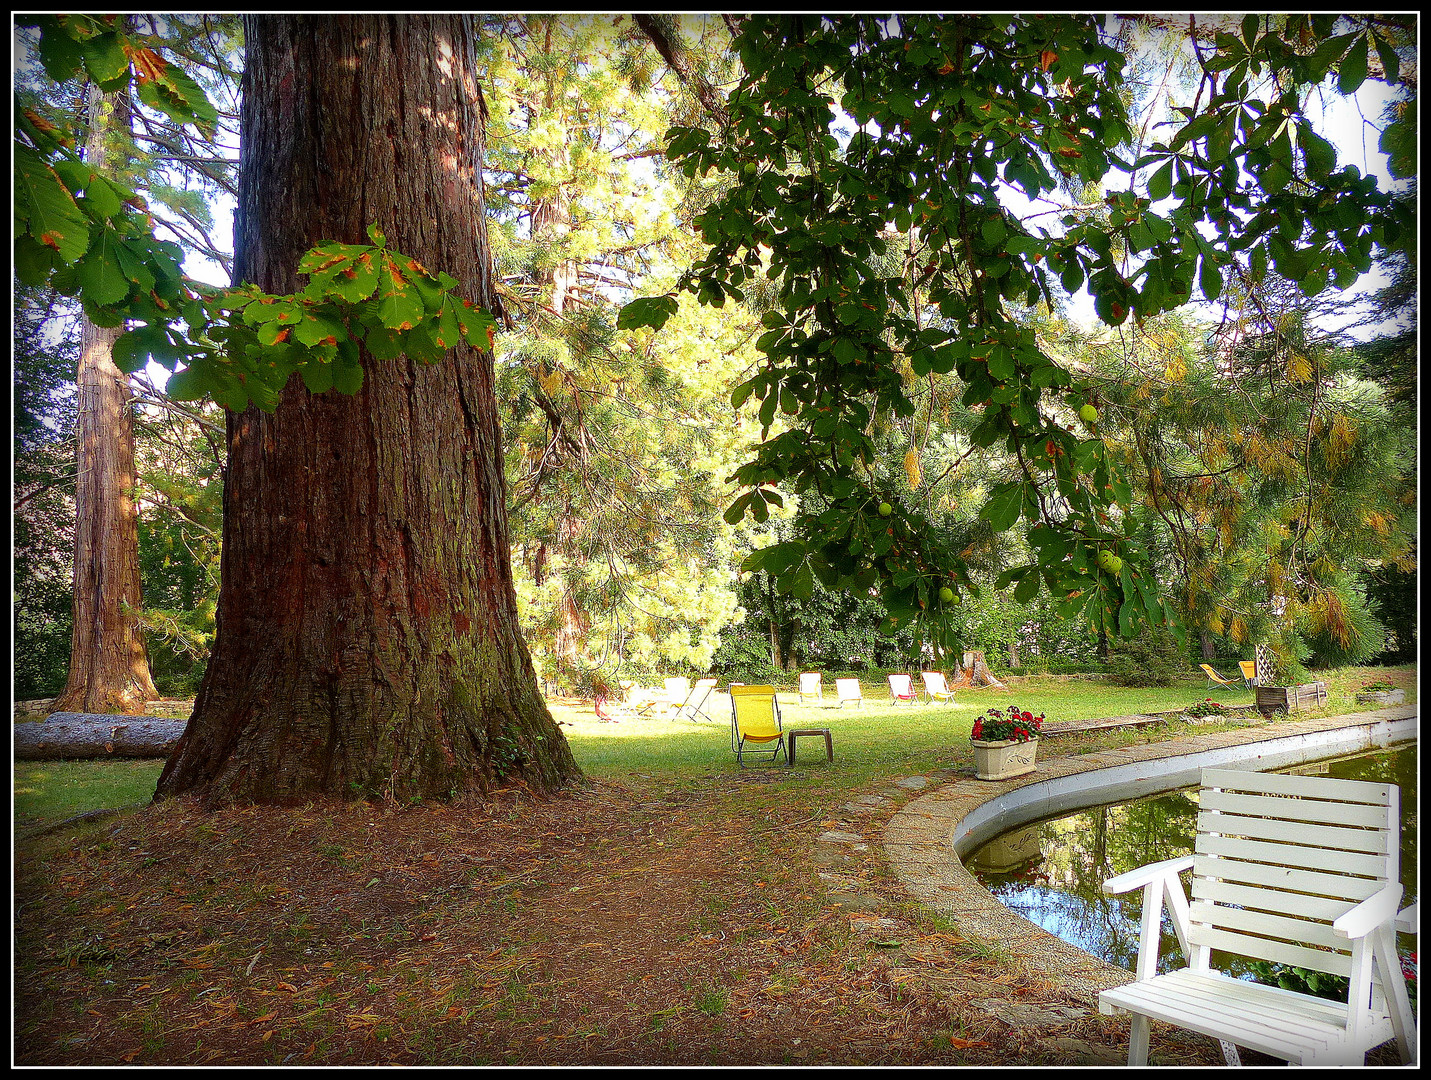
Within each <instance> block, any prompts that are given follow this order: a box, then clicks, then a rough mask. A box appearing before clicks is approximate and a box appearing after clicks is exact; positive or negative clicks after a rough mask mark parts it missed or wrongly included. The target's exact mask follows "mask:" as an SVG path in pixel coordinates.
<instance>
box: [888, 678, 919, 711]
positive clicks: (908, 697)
mask: <svg viewBox="0 0 1431 1080" xmlns="http://www.w3.org/2000/svg"><path fill="white" fill-rule="evenodd" d="M889 700H890V702H891V703H892V704H894V705H898V704H899V703H900V702H901V701H907V702H909V704H911V705H914V704H916V703H917V702H918V701H919V697H918V695H916V694H915V692H914V686H913V685H912V680H911V679H910V677H909V676H908V675H891V676H889Z"/></svg>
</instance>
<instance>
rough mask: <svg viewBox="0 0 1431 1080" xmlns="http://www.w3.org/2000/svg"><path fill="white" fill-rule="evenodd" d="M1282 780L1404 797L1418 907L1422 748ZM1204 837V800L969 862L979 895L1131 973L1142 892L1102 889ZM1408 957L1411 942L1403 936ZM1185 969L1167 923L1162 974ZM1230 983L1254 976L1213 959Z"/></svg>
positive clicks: (1050, 825) (1181, 798)
mask: <svg viewBox="0 0 1431 1080" xmlns="http://www.w3.org/2000/svg"><path fill="white" fill-rule="evenodd" d="M1282 771H1285V772H1297V773H1316V774H1318V775H1324V776H1337V777H1344V778H1346V779H1349V780H1372V781H1377V782H1381V783H1392V784H1396V785H1398V786H1399V787H1400V788H1401V882H1402V884H1403V885H1404V886H1405V888H1406V894H1405V896H1404V897H1403V899H1402V902H1401V906H1402V907H1405V906H1406V905H1407V904H1410V903H1412V902H1414V901H1415V899H1416V886H1417V877H1416V744H1414V743H1411V744H1408V745H1405V746H1400V747H1396V748H1393V749H1389V750H1378V751H1373V752H1369V753H1361V754H1358V755H1356V756H1355V757H1347V758H1339V759H1335V760H1332V761H1324V762H1318V763H1315V764H1312V765H1301V766H1298V767H1297V768H1295V769H1286V770H1282ZM1196 833H1197V791H1196V789H1191V790H1188V791H1182V792H1174V793H1172V794H1168V795H1160V796H1158V797H1157V798H1152V799H1142V800H1139V801H1137V802H1130V803H1123V804H1121V805H1114V806H1099V807H1094V808H1092V809H1088V810H1081V811H1079V812H1078V813H1076V814H1069V815H1068V816H1066V817H1061V818H1054V819H1051V820H1049V821H1044V822H1039V823H1037V824H1033V825H1027V826H1024V827H1023V828H1020V829H1016V830H1014V831H1013V832H1010V833H1005V834H1004V835H1002V836H999V837H996V838H995V839H993V840H991V841H989V842H988V843H987V844H985V845H984V846H983V847H981V848H980V849H979V850H978V851H976V852H975V853H974V854H973V855H972V856H970V857H969V859H968V860H966V865H967V866H968V867H969V869H970V870H971V871H972V872H973V873H974V876H975V877H977V878H978V879H979V881H980V883H981V884H982V885H984V887H985V888H987V889H988V890H989V891H990V892H991V893H993V894H994V896H995V897H996V898H997V899H998V901H999V902H1000V903H1001V904H1003V905H1004V906H1005V907H1007V908H1008V909H1009V910H1010V911H1013V912H1015V913H1016V914H1018V915H1022V916H1023V917H1024V918H1025V919H1028V920H1029V921H1030V922H1032V923H1036V924H1037V925H1039V926H1041V927H1043V928H1044V929H1045V930H1047V931H1048V932H1049V933H1050V934H1053V935H1055V936H1056V937H1059V938H1062V939H1063V940H1064V941H1067V942H1069V943H1070V944H1073V945H1077V946H1078V947H1079V948H1080V949H1082V950H1083V951H1084V952H1088V953H1092V954H1093V955H1094V956H1097V957H1101V958H1102V959H1104V960H1106V961H1108V962H1109V963H1110V964H1117V965H1118V966H1119V967H1121V968H1125V969H1127V970H1129V971H1132V970H1133V967H1134V964H1135V963H1136V962H1137V957H1138V931H1139V927H1140V923H1141V916H1142V907H1143V891H1142V889H1135V890H1133V891H1132V892H1129V893H1124V894H1122V895H1120V896H1105V895H1104V894H1103V892H1102V886H1103V882H1104V881H1106V880H1107V879H1108V878H1111V877H1115V876H1116V875H1118V874H1123V873H1126V872H1128V871H1129V870H1136V869H1137V868H1138V867H1140V866H1146V865H1147V864H1148V863H1153V862H1159V861H1160V860H1162V859H1175V858H1177V857H1178V856H1180V855H1187V854H1190V853H1191V851H1192V848H1193V839H1194V837H1195V835H1196ZM1184 884H1186V880H1184ZM1398 937H1399V939H1400V941H1399V945H1400V948H1401V951H1403V952H1407V953H1409V952H1410V951H1412V950H1414V948H1415V945H1414V939H1412V938H1410V937H1409V936H1407V935H1398ZM1182 964H1183V957H1182V950H1181V948H1180V947H1179V946H1178V939H1177V935H1176V934H1174V932H1173V925H1172V921H1171V919H1170V918H1169V917H1168V915H1167V913H1166V912H1164V914H1163V940H1162V945H1161V948H1160V949H1159V953H1158V970H1159V971H1160V972H1162V971H1169V970H1171V969H1173V968H1175V967H1180V966H1182ZM1213 964H1214V966H1216V967H1218V968H1219V969H1220V970H1222V971H1225V972H1227V973H1228V974H1231V975H1239V976H1245V975H1247V974H1248V972H1247V970H1246V968H1245V965H1243V964H1242V963H1241V962H1240V961H1239V960H1238V959H1237V958H1235V957H1229V956H1225V955H1222V954H1219V953H1217V952H1214V953H1213Z"/></svg>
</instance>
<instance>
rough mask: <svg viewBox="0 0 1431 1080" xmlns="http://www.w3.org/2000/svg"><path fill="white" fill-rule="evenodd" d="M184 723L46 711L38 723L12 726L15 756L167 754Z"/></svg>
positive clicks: (25, 758) (35, 758) (53, 758)
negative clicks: (47, 712) (48, 712)
mask: <svg viewBox="0 0 1431 1080" xmlns="http://www.w3.org/2000/svg"><path fill="white" fill-rule="evenodd" d="M186 724H188V721H187V720H167V719H165V718H164V717H161V716H117V715H113V714H109V713H73V712H57V713H50V715H49V716H47V717H46V718H45V719H44V720H43V721H42V722H41V723H38V724H16V725H15V726H14V728H13V730H14V750H15V760H16V761H56V760H59V759H62V758H112V757H124V758H163V757H168V756H169V752H170V751H171V750H173V749H174V744H175V743H177V742H178V741H179V736H180V735H182V734H184V727H185V725H186Z"/></svg>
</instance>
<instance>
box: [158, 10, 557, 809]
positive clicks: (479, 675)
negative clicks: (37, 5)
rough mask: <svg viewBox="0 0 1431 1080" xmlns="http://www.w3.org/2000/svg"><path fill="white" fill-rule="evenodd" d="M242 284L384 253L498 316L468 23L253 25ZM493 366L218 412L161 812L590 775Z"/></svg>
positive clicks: (275, 285) (459, 365)
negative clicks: (203, 591) (526, 582)
mask: <svg viewBox="0 0 1431 1080" xmlns="http://www.w3.org/2000/svg"><path fill="white" fill-rule="evenodd" d="M244 25H245V35H246V39H247V66H246V68H245V72H244V86H243V88H244V95H243V112H242V143H243V161H242V165H241V168H240V193H239V210H238V216H237V219H236V225H235V241H236V243H235V247H236V258H235V271H234V272H235V278H236V279H237V280H242V281H249V282H254V283H256V284H258V285H259V286H260V287H262V288H263V289H265V290H267V291H269V292H274V293H288V292H292V291H294V290H296V289H297V288H299V287H300V285H301V284H302V282H301V281H300V280H299V279H298V278H297V276H296V275H295V272H294V271H295V268H296V266H297V264H298V260H299V257H300V256H301V255H302V254H303V252H304V251H306V250H307V249H308V248H309V247H310V246H312V245H313V244H315V243H317V242H318V241H321V240H337V241H342V242H346V243H366V242H367V240H366V235H365V229H366V226H367V225H368V224H369V223H372V222H376V223H377V225H378V227H379V228H380V229H382V230H383V232H384V233H386V235H387V237H388V242H389V243H390V244H392V245H393V246H394V247H395V248H397V249H398V250H399V251H402V252H403V253H404V254H407V255H411V256H413V257H415V258H417V259H418V260H420V261H421V262H423V263H424V264H426V265H427V266H429V267H431V268H432V269H433V270H445V271H447V272H448V273H450V274H452V275H453V277H455V278H457V279H458V281H459V283H460V286H459V288H460V292H461V293H462V295H465V296H468V297H470V298H472V299H473V300H474V301H476V302H477V303H480V304H484V305H488V306H490V305H491V304H492V302H493V301H492V295H493V294H492V282H491V259H490V253H489V251H488V247H487V233H486V225H485V220H484V213H485V206H484V202H483V193H482V186H481V184H482V181H481V169H482V141H483V133H484V116H483V110H484V108H485V107H484V105H483V103H482V98H481V92H480V90H479V88H478V85H477V82H476V77H475V72H474V68H473V59H474V58H473V54H472V38H471V34H472V25H471V21H470V17H466V16H460V15H453V16H432V17H428V16H410V15H397V16H362V17H341V18H339V17H321V16H320V17H290V16H250V17H246V18H245V20H244ZM492 364H493V361H492V354H491V353H490V352H487V351H478V350H476V349H470V348H468V347H466V346H465V345H464V346H459V347H458V348H457V350H456V352H455V354H449V358H448V359H445V360H444V361H442V362H441V363H439V364H437V365H435V366H432V367H423V366H421V365H419V364H416V363H414V362H410V361H408V360H406V359H400V360H397V361H392V362H385V363H376V362H374V361H372V359H371V358H370V357H367V356H365V357H364V365H365V367H366V369H367V374H366V377H365V379H364V383H363V388H362V390H361V391H360V392H359V393H358V394H357V395H355V396H345V395H343V394H340V393H337V392H336V391H331V390H330V391H328V392H326V393H323V394H319V395H316V396H313V395H310V394H309V393H308V391H307V389H306V388H305V387H304V386H303V384H302V382H301V381H300V380H299V379H298V378H296V377H295V378H294V379H293V380H292V381H291V382H290V383H289V385H288V387H287V389H286V390H285V391H284V394H283V398H282V401H281V402H280V404H279V406H278V408H277V410H276V412H275V413H273V414H264V413H261V412H258V411H257V410H255V409H252V408H250V409H249V410H247V411H246V412H244V413H242V414H241V415H233V414H230V416H229V417H228V449H229V467H228V474H227V483H226V486H225V489H224V532H223V555H222V564H221V574H222V577H221V581H222V584H221V588H220V593H219V603H218V627H217V638H216V640H215V644H214V650H213V655H212V657H211V658H210V660H209V665H208V669H207V671H206V673H205V676H204V681H203V683H202V685H201V686H200V689H199V694H198V697H197V700H196V702H195V708H194V714H193V717H192V719H191V720H190V723H189V726H188V728H187V729H186V731H185V733H184V737H183V739H182V740H181V741H180V744H179V746H178V747H177V748H176V750H175V752H174V754H173V756H172V757H171V758H170V759H169V762H168V764H167V765H166V766H165V769H164V773H163V775H162V776H161V777H160V780H159V787H158V791H157V793H156V798H163V797H166V796H172V795H178V794H181V793H185V792H196V793H198V794H200V795H202V796H203V797H204V802H205V804H206V805H209V806H215V805H220V804H222V803H225V802H228V801H233V800H251V801H261V802H288V801H297V800H301V799H304V798H306V797H309V796H311V795H313V794H330V795H341V796H347V797H353V796H359V795H367V796H373V795H382V794H389V793H390V794H391V795H392V796H394V797H396V798H399V799H407V798H412V797H424V798H426V797H448V796H451V795H453V794H458V793H462V792H467V791H483V790H487V789H488V788H490V787H491V786H492V785H493V784H494V783H497V782H499V781H501V780H502V779H504V778H512V777H516V778H520V779H521V780H523V781H524V782H526V783H527V784H528V785H530V786H531V787H532V788H534V789H537V790H551V789H554V788H557V787H559V786H561V785H563V784H565V783H567V782H568V781H570V780H571V779H573V778H574V777H576V776H578V775H579V770H578V769H577V767H576V764H575V762H574V761H573V759H572V757H571V752H570V749H569V748H568V746H567V744H566V741H565V739H564V738H563V737H562V735H561V732H560V730H559V729H558V728H557V726H556V724H555V723H554V722H553V720H552V718H551V715H550V714H549V713H548V712H547V709H546V705H545V704H544V702H543V701H542V699H541V696H540V695H539V693H538V690H537V684H536V677H535V674H534V672H533V669H532V664H531V658H530V655H529V654H528V652H527V649H526V646H525V645H524V643H523V642H522V640H521V637H520V633H519V631H518V627H517V611H516V595H515V592H514V589H513V584H512V575H511V565H510V551H509V546H508V537H507V510H506V486H505V482H504V479H503V474H502V464H501V462H502V455H501V444H500V439H499V433H498V428H497V410H496V402H495V399H494V385H493V366H492Z"/></svg>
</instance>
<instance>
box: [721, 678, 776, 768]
mask: <svg viewBox="0 0 1431 1080" xmlns="http://www.w3.org/2000/svg"><path fill="white" fill-rule="evenodd" d="M730 748H731V750H732V751H734V753H735V763H736V765H737V766H738V767H740V768H744V767H745V755H746V754H757V755H759V754H769V755H770V764H772V765H774V764H775V760H776V759H777V758H778V757H780V756H781V755H782V754H784V755H785V764H787V765H789V764H790V756H789V755H788V754H786V752H785V735H784V732H782V731H781V728H780V702H778V701H777V700H776V699H775V687H773V686H758V685H757V686H732V687H731V688H730Z"/></svg>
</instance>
